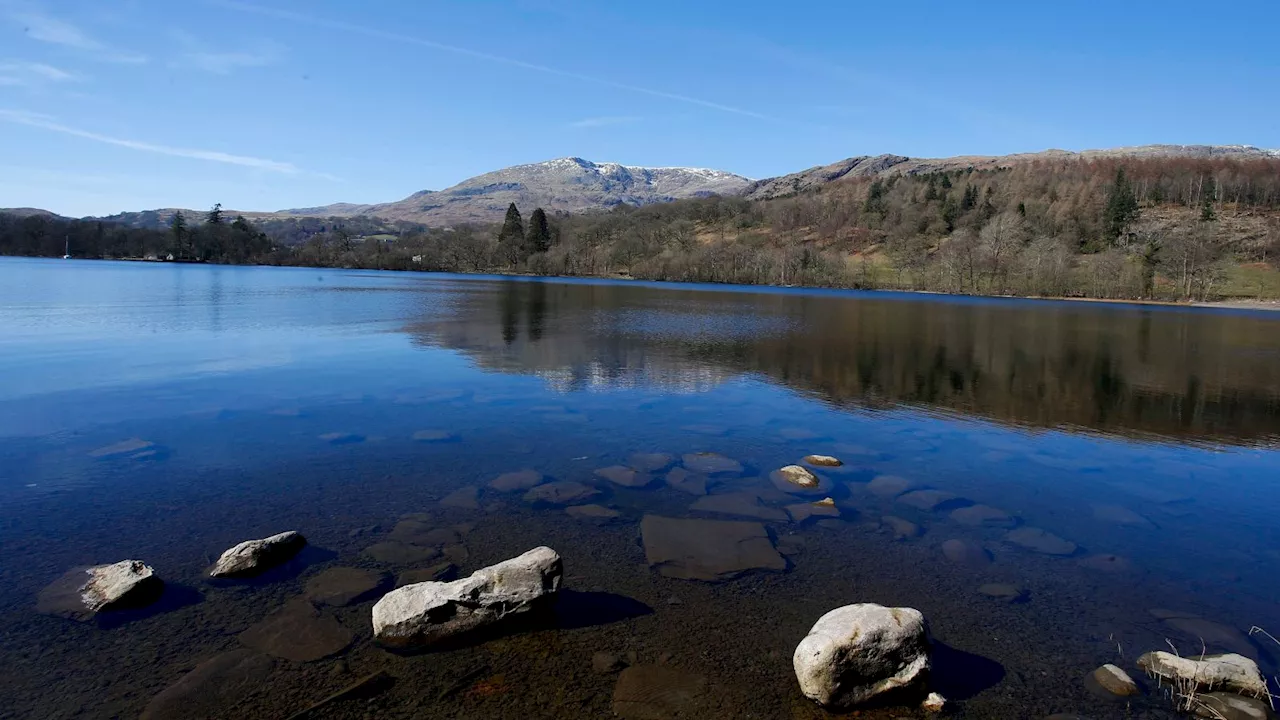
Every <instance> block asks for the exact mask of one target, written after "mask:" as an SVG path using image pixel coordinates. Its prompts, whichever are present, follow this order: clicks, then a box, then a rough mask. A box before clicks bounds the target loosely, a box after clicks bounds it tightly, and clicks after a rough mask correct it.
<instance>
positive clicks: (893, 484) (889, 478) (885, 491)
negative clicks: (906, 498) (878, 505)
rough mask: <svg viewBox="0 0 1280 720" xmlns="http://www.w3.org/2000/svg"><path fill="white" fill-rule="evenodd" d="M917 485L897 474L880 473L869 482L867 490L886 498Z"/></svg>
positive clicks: (888, 498)
mask: <svg viewBox="0 0 1280 720" xmlns="http://www.w3.org/2000/svg"><path fill="white" fill-rule="evenodd" d="M913 487H915V483H914V482H912V481H910V480H908V479H906V478H903V477H898V476H897V475H880V476H878V477H876V478H875V479H873V480H872V481H871V482H869V483H867V492H869V493H871V494H872V495H875V496H876V497H879V498H884V499H885V500H890V499H893V498H895V497H897V496H899V495H901V494H902V493H904V492H906V491H908V490H910V489H911V488H913Z"/></svg>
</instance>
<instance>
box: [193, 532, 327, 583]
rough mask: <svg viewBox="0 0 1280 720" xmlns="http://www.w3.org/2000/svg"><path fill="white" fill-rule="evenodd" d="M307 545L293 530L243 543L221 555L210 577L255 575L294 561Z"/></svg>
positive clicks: (210, 571) (304, 539)
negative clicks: (295, 556)
mask: <svg viewBox="0 0 1280 720" xmlns="http://www.w3.org/2000/svg"><path fill="white" fill-rule="evenodd" d="M306 544H307V539H306V538H304V537H302V534H301V533H298V532H295V531H293V530H290V531H288V532H282V533H280V534H279V535H272V536H271V537H265V538H262V539H260V540H246V541H244V542H242V543H240V544H239V545H236V546H235V547H233V548H231V549H229V550H227V551H226V552H224V553H222V556H221V557H219V558H218V562H216V563H214V564H213V567H212V568H210V569H209V577H243V576H248V575H256V574H258V573H260V572H264V571H266V570H269V569H271V568H273V567H275V566H277V565H280V564H282V563H285V562H288V561H289V560H291V559H293V556H294V555H297V554H298V551H299V550H301V549H302V548H303V546H304V545H306Z"/></svg>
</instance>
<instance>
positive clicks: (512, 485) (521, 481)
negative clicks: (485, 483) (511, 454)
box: [489, 470, 547, 492]
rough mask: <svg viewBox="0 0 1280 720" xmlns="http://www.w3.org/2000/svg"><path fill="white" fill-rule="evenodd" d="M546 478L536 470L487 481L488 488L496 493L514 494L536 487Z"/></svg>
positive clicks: (510, 473) (518, 472) (500, 476)
mask: <svg viewBox="0 0 1280 720" xmlns="http://www.w3.org/2000/svg"><path fill="white" fill-rule="evenodd" d="M546 479H547V478H546V476H545V475H543V474H542V473H540V472H538V471H537V470H517V471H516V472H509V473H503V474H501V475H499V476H498V477H496V478H494V479H492V480H490V481H489V488H490V489H493V490H497V491H498V492H515V491H516V490H528V489H529V488H532V487H537V486H538V485H541V484H542V483H543V482H545V481H546Z"/></svg>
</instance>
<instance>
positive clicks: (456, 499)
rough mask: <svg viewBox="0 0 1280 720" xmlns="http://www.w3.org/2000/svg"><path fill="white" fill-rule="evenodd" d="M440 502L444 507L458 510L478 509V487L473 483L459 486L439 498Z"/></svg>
mask: <svg viewBox="0 0 1280 720" xmlns="http://www.w3.org/2000/svg"><path fill="white" fill-rule="evenodd" d="M440 504H441V505H442V506H444V507H451V508H458V509H459V510H479V509H480V488H478V487H476V486H474V485H467V486H464V487H460V488H458V489H457V490H454V491H453V492H451V493H449V494H448V495H445V496H444V497H442V498H440Z"/></svg>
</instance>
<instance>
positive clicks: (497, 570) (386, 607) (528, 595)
mask: <svg viewBox="0 0 1280 720" xmlns="http://www.w3.org/2000/svg"><path fill="white" fill-rule="evenodd" d="M563 575H564V566H563V563H562V562H561V560H560V555H558V554H557V553H556V551H554V550H552V549H551V548H549V547H538V548H534V549H532V550H530V551H528V552H526V553H524V554H523V555H520V556H518V557H514V558H511V559H510V560H504V561H503V562H500V563H498V564H496V565H491V566H490V567H487V568H482V569H480V570H477V571H476V572H475V573H473V574H472V575H471V576H470V577H467V578H463V579H461V580H454V581H453V582H423V583H417V584H414V585H406V586H404V587H402V588H398V589H396V590H392V591H391V592H389V593H387V594H386V595H384V596H382V599H381V600H379V601H378V602H377V604H376V605H374V606H373V634H374V637H375V638H376V639H377V640H378V641H379V642H381V643H382V644H384V645H388V646H391V647H412V646H425V645H430V644H432V643H435V642H439V641H441V640H445V639H448V638H451V637H455V636H457V635H461V634H464V633H467V632H470V631H472V630H476V629H478V628H481V627H485V626H488V625H493V624H495V623H498V622H501V621H502V620H504V619H506V618H508V617H510V616H512V615H518V614H522V613H526V612H528V611H530V610H532V609H534V607H535V606H536V605H537V603H538V602H539V601H540V600H542V599H543V598H546V597H549V596H552V595H554V594H555V593H556V592H558V591H559V589H560V579H561V577H562V576H563Z"/></svg>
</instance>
